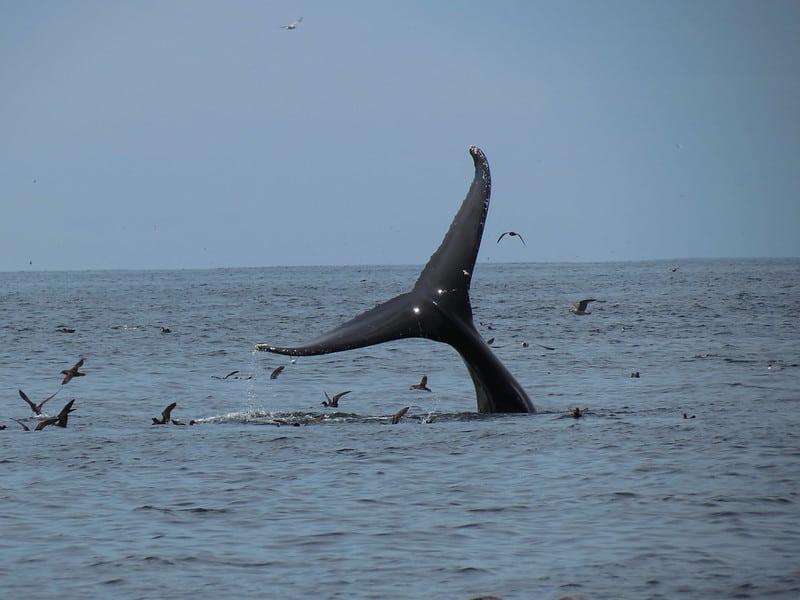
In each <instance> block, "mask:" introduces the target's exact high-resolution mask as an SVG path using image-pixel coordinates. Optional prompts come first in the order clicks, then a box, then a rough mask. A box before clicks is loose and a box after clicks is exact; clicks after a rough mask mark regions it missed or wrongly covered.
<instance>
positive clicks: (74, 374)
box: [61, 359, 86, 385]
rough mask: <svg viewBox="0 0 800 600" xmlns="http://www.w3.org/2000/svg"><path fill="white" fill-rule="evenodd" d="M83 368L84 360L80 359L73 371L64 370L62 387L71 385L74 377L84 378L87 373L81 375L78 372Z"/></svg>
mask: <svg viewBox="0 0 800 600" xmlns="http://www.w3.org/2000/svg"><path fill="white" fill-rule="evenodd" d="M82 366H83V359H80V360H79V361H78V362H76V363H75V364H74V365H73V366H72V368H71V369H64V370H63V371H61V373H62V374H63V375H64V379H63V380H62V381H61V385H64V384H65V383H69V382H70V380H72V378H73V377H83V376H84V375H86V373H81V372H80V371H78V369H80V368H81V367H82Z"/></svg>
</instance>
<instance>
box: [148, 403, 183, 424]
mask: <svg viewBox="0 0 800 600" xmlns="http://www.w3.org/2000/svg"><path fill="white" fill-rule="evenodd" d="M177 405H178V403H177V402H173V403H172V404H168V405H167V406H165V407H164V410H162V411H161V419H156V418H155V417H152V419H153V425H166V424H167V423H169V421H170V418H169V416H170V413H172V409H173V408H175V407H176V406H177Z"/></svg>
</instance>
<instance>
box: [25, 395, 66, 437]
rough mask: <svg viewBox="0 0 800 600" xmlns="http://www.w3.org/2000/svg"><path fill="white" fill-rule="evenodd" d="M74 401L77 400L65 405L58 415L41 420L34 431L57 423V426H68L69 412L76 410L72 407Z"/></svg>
mask: <svg viewBox="0 0 800 600" xmlns="http://www.w3.org/2000/svg"><path fill="white" fill-rule="evenodd" d="M73 402H75V400H74V399H72V400H70V401H69V402H67V403H66V404H65V405H64V408H62V409H61V412H60V413H58V416H56V417H50V418H49V419H45V420H44V421H39V424H38V425H37V426H36V427H35V428H34V431H39V430H40V429H44V428H45V427H47V426H48V425H55V426H56V427H66V426H67V418H68V417H69V413H71V412H73V411H74V410H75V409H74V408H72V403H73Z"/></svg>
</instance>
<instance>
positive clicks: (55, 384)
mask: <svg viewBox="0 0 800 600" xmlns="http://www.w3.org/2000/svg"><path fill="white" fill-rule="evenodd" d="M420 268H421V267H420V266H408V267H404V266H384V267H324V268H323V267H302V268H294V267H293V268H288V267H287V268H257V269H215V270H181V271H87V272H51V273H47V272H18V273H0V332H2V333H1V334H0V339H2V345H0V391H1V392H2V404H1V405H0V406H1V407H2V408H1V409H0V425H5V426H6V428H5V429H4V430H2V431H0V445H1V447H2V454H0V478H1V480H2V486H0V499H1V500H2V511H0V532H2V535H0V594H1V595H2V597H3V598H5V599H12V598H26V599H27V598H37V599H50V598H58V599H59V600H63V599H65V598H81V599H87V598H115V599H134V598H147V599H149V598H191V599H193V600H202V599H219V598H231V599H234V598H235V599H250V598H331V599H333V598H347V599H355V598H358V599H360V598H381V599H395V598H397V599H442V600H444V599H447V600H451V599H458V600H461V599H464V600H467V599H470V598H475V597H478V596H481V595H488V594H491V595H494V596H496V597H499V598H502V599H503V600H512V599H526V600H527V599H545V600H547V599H553V600H555V599H557V598H562V597H573V598H583V599H585V600H594V599H606V598H615V599H636V600H639V599H642V598H664V599H675V598H692V599H695V598H704V599H713V598H720V599H723V598H758V599H760V598H775V599H783V598H786V599H794V598H798V597H800V559H799V558H798V557H800V485H798V476H800V436H798V425H800V327H798V314H800V259H736V260H699V259H697V260H675V261H656V262H621V263H592V264H578V263H575V264H573V263H569V264H537V263H531V264H492V263H481V264H478V265H477V266H476V269H475V275H474V278H473V283H472V303H473V309H474V313H475V322H476V325H477V326H478V329H479V330H480V332H481V334H482V335H484V336H485V338H487V340H488V339H490V338H494V340H493V342H492V345H493V347H494V349H495V350H494V351H495V353H496V354H497V355H498V356H499V357H500V358H501V360H502V361H503V362H504V364H505V365H506V366H507V367H508V368H509V370H510V371H511V372H512V373H513V374H514V375H515V376H516V378H517V379H518V380H519V381H520V383H521V384H522V385H523V386H524V387H525V389H526V390H527V391H528V394H529V395H530V397H531V399H532V401H533V403H534V405H535V406H536V408H537V413H536V414H533V415H480V414H477V413H476V403H475V392H474V389H473V387H472V383H471V380H470V378H469V375H468V373H467V371H466V368H465V366H464V364H463V363H462V361H461V359H460V357H459V356H458V354H457V353H456V352H455V351H454V350H453V349H452V348H450V347H449V346H446V345H443V344H439V343H435V342H431V341H426V340H400V341H397V342H392V343H387V344H383V345H379V346H373V347H370V348H364V349H359V350H353V351H349V352H342V353H338V354H331V355H327V356H318V357H302V358H300V359H298V360H297V361H296V362H291V361H289V359H288V357H284V356H278V355H272V354H268V353H262V352H255V351H254V345H255V344H257V343H262V342H271V343H276V344H282V345H293V344H299V343H301V342H304V341H308V340H309V339H311V338H312V337H315V336H316V335H318V334H320V333H324V332H325V331H327V330H329V329H331V328H332V327H334V326H336V325H338V324H339V323H341V322H343V321H344V320H347V319H349V318H351V317H353V316H355V315H356V314H358V313H360V312H362V311H363V310H365V309H367V308H370V307H372V306H374V305H375V304H377V303H379V302H382V301H384V300H387V299H389V298H391V297H393V296H394V295H396V294H398V293H401V292H403V291H407V290H408V289H409V288H410V287H411V286H412V284H413V282H414V281H415V279H416V276H417V274H418V272H419V270H420ZM581 298H595V299H597V301H596V302H594V303H592V304H590V307H589V310H590V311H591V314H589V315H586V316H577V315H574V314H571V313H570V312H569V307H570V306H571V305H572V303H573V302H575V301H577V300H579V299H581ZM162 327H165V328H168V329H169V333H165V332H162V329H161V328H162ZM62 328H68V329H74V332H72V333H67V332H63V331H61V329H62ZM81 357H83V358H84V359H85V362H84V364H83V366H82V367H81V372H84V373H85V376H83V377H75V378H73V379H72V380H71V381H70V382H69V383H67V384H65V385H62V384H61V378H62V375H61V371H62V369H67V368H69V367H70V366H72V365H73V364H74V363H75V362H76V361H77V360H78V359H79V358H81ZM280 366H283V367H284V369H283V371H282V372H281V373H280V374H279V375H278V376H277V377H276V378H274V379H271V378H270V374H271V373H272V372H273V370H274V369H276V368H277V367H280ZM234 371H235V373H234ZM636 372H638V373H639V377H632V376H631V375H632V374H633V373H636ZM226 375H228V376H227V377H226ZM422 375H427V376H428V387H430V389H431V391H430V392H425V391H418V390H411V389H410V385H411V384H414V383H418V382H419V381H420V378H421V377H422ZM18 390H23V391H24V392H25V393H26V394H27V395H28V396H29V397H30V398H31V400H33V401H35V402H39V401H41V400H43V399H44V398H45V397H47V396H49V395H50V394H52V393H53V392H56V391H58V393H57V395H56V396H55V397H54V398H53V399H51V400H50V401H49V402H48V403H47V404H45V406H44V407H43V412H44V413H45V415H44V416H41V417H35V416H34V414H33V412H32V411H31V410H30V409H29V407H28V406H27V405H26V404H25V403H24V402H23V401H22V399H21V398H20V397H19V395H18ZM341 391H350V393H349V394H347V395H345V396H343V397H342V399H341V400H340V402H339V407H338V408H327V407H324V406H322V405H321V402H322V401H323V400H324V399H325V396H324V394H325V393H327V394H329V395H331V396H332V395H333V394H335V393H337V392H341ZM72 399H74V401H75V402H74V405H73V408H74V412H73V413H72V414H71V415H70V417H69V423H68V427H67V428H59V427H56V426H50V427H46V428H44V429H42V430H41V431H34V430H33V429H34V427H35V426H36V424H37V423H39V422H41V420H42V419H43V418H44V417H45V416H53V415H56V414H57V413H58V412H59V410H60V409H61V407H62V406H64V404H65V403H66V402H67V401H68V400H72ZM172 402H175V403H176V407H175V409H174V410H173V411H172V418H173V419H176V420H178V421H179V422H182V423H184V424H185V425H183V426H181V425H159V426H156V425H152V424H151V420H152V418H153V417H160V415H161V411H162V410H163V409H164V407H165V406H166V405H168V404H170V403H172ZM405 406H408V407H409V410H408V412H407V413H406V415H405V416H404V417H403V418H402V419H401V420H400V422H399V423H397V424H394V425H393V424H391V422H390V419H391V416H392V415H393V414H394V413H395V412H397V411H398V410H399V409H401V408H403V407H405ZM575 408H581V409H583V408H586V409H588V410H587V411H586V414H585V416H584V417H582V418H579V419H576V418H573V417H572V416H571V411H573V410H574V409H575ZM13 419H18V420H19V421H21V422H22V424H24V425H26V426H27V427H28V428H29V429H31V431H24V430H23V427H22V425H21V424H19V423H17V422H16V421H14V420H13ZM190 421H192V422H194V424H193V425H188V423H189V422H190Z"/></svg>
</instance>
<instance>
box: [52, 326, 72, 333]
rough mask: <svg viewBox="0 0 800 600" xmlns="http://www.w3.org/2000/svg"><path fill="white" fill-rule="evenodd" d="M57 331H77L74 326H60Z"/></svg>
mask: <svg viewBox="0 0 800 600" xmlns="http://www.w3.org/2000/svg"><path fill="white" fill-rule="evenodd" d="M56 331H58V332H59V333H75V329H74V328H72V327H59V328H58V329H56Z"/></svg>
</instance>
